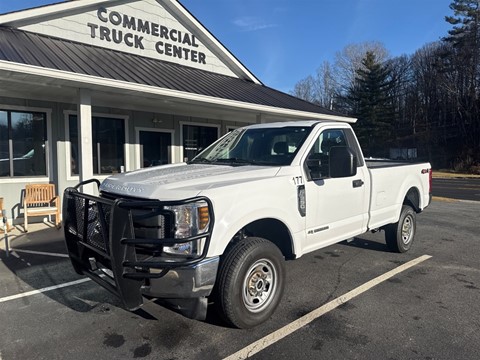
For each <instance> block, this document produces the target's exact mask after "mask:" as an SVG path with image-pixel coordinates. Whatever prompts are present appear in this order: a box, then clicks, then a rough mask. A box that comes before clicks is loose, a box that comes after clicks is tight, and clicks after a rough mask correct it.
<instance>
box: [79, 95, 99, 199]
mask: <svg viewBox="0 0 480 360" xmlns="http://www.w3.org/2000/svg"><path fill="white" fill-rule="evenodd" d="M77 114H78V117H77V119H78V121H77V126H78V158H79V164H78V165H79V175H80V181H84V180H88V179H91V178H93V146H92V95H91V93H90V90H87V89H79V90H78V105H77ZM94 189H95V185H94V184H89V185H87V186H84V187H83V191H84V192H86V193H89V194H94Z"/></svg>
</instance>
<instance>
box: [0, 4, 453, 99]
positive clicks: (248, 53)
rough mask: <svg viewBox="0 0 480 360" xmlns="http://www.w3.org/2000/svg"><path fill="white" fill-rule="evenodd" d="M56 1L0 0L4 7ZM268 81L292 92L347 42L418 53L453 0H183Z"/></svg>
mask: <svg viewBox="0 0 480 360" xmlns="http://www.w3.org/2000/svg"><path fill="white" fill-rule="evenodd" d="M52 2H55V1H54V0H0V13H5V12H9V11H15V10H21V9H25V8H29V7H33V6H39V5H44V4H49V3H52ZM180 2H181V3H182V4H183V5H184V6H185V7H186V8H187V9H188V10H189V11H190V12H191V13H192V14H193V15H194V16H195V17H196V18H197V19H198V20H199V21H200V22H201V23H203V25H205V26H206V27H207V28H208V29H209V30H210V31H211V32H212V33H213V34H214V35H215V36H216V37H217V39H219V40H220V41H221V42H222V43H223V44H224V45H225V46H226V47H227V48H228V49H229V50H230V51H231V52H232V53H233V54H234V55H235V56H236V57H237V58H238V59H239V60H240V61H241V62H242V63H243V64H244V65H245V66H246V67H247V68H248V69H249V70H250V71H252V72H253V73H254V74H255V75H256V76H257V77H258V78H259V79H260V80H261V81H262V82H263V83H264V84H265V85H268V86H270V87H273V88H276V89H278V90H281V91H285V92H288V91H290V90H292V89H293V87H294V85H295V83H296V82H298V81H299V80H301V79H303V78H305V77H306V76H308V75H310V74H314V73H315V71H316V69H317V68H318V67H319V66H320V65H321V64H322V62H323V61H325V60H328V61H331V62H332V61H333V59H334V56H335V53H336V52H339V51H341V50H342V49H343V48H344V47H345V46H347V45H349V44H353V43H361V42H364V41H379V42H382V43H383V44H384V45H385V47H386V48H387V49H388V50H389V52H390V54H391V55H392V56H397V55H402V54H413V53H414V52H415V51H416V50H418V49H419V48H421V47H422V46H423V45H425V44H427V43H429V42H432V41H436V40H439V39H440V38H441V37H443V36H445V35H447V31H448V30H449V29H450V28H451V26H450V25H449V24H447V23H446V22H445V20H444V18H445V16H446V15H451V13H452V12H451V10H450V9H449V4H450V3H451V0H181V1H180Z"/></svg>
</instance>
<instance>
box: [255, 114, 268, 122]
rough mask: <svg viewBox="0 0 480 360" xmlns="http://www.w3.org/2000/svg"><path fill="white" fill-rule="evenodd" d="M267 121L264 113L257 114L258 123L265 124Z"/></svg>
mask: <svg viewBox="0 0 480 360" xmlns="http://www.w3.org/2000/svg"><path fill="white" fill-rule="evenodd" d="M266 122H267V121H266V120H265V115H264V114H257V124H265V123H266Z"/></svg>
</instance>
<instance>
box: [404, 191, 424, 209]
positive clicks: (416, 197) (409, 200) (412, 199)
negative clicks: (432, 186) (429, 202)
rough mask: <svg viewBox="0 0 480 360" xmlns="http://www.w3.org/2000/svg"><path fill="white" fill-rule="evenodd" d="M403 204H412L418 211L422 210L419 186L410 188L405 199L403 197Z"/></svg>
mask: <svg viewBox="0 0 480 360" xmlns="http://www.w3.org/2000/svg"><path fill="white" fill-rule="evenodd" d="M403 205H409V206H411V207H412V208H413V209H414V210H415V211H416V212H417V213H419V212H420V211H421V210H420V192H419V191H418V189H417V188H411V189H410V190H408V192H407V195H405V199H403Z"/></svg>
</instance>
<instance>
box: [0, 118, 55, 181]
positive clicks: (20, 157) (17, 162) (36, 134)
mask: <svg viewBox="0 0 480 360" xmlns="http://www.w3.org/2000/svg"><path fill="white" fill-rule="evenodd" d="M19 176H28V177H32V176H47V116H46V114H45V113H39V112H28V111H10V110H0V177H19Z"/></svg>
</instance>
